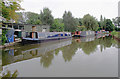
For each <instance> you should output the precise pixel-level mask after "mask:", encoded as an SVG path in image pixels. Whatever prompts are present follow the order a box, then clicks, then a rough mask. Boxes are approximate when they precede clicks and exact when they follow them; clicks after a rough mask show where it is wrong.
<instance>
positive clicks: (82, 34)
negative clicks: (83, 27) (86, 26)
mask: <svg viewBox="0 0 120 79" xmlns="http://www.w3.org/2000/svg"><path fill="white" fill-rule="evenodd" d="M86 36H95V32H94V31H76V32H75V33H74V37H86Z"/></svg>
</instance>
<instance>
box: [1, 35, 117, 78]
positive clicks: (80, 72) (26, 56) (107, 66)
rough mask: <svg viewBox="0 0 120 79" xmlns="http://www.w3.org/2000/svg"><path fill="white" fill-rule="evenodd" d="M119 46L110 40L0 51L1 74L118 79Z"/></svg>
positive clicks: (81, 40) (75, 40)
mask: <svg viewBox="0 0 120 79" xmlns="http://www.w3.org/2000/svg"><path fill="white" fill-rule="evenodd" d="M118 45H119V44H118V42H117V41H116V40H114V39H113V38H112V37H111V36H102V37H100V36H98V37H81V38H72V39H65V40H57V41H51V42H46V43H40V44H29V45H24V46H22V45H20V44H18V45H16V46H14V47H9V48H5V49H2V53H1V55H0V56H1V57H0V58H1V59H2V66H1V68H0V70H1V74H4V75H5V74H14V75H16V76H17V77H118V49H119V46H118ZM14 75H13V76H14Z"/></svg>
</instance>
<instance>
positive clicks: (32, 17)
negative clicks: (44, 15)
mask: <svg viewBox="0 0 120 79" xmlns="http://www.w3.org/2000/svg"><path fill="white" fill-rule="evenodd" d="M26 14H27V20H26V23H27V24H42V23H41V20H40V16H39V14H37V13H33V12H27V13H26Z"/></svg>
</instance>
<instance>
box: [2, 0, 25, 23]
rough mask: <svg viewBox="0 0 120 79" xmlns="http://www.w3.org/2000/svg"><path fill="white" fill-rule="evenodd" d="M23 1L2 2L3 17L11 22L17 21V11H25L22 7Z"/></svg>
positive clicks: (6, 0) (7, 0)
mask: <svg viewBox="0 0 120 79" xmlns="http://www.w3.org/2000/svg"><path fill="white" fill-rule="evenodd" d="M20 2H21V0H16V1H11V0H3V2H2V16H3V17H4V18H6V20H7V21H9V20H11V19H12V20H15V21H16V20H17V18H18V15H17V14H16V11H19V10H23V9H22V8H21V6H20Z"/></svg>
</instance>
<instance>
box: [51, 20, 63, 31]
mask: <svg viewBox="0 0 120 79" xmlns="http://www.w3.org/2000/svg"><path fill="white" fill-rule="evenodd" d="M50 30H51V31H56V32H63V31H64V23H61V22H60V20H59V19H55V20H54V22H53V24H52V26H51V28H50Z"/></svg>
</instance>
